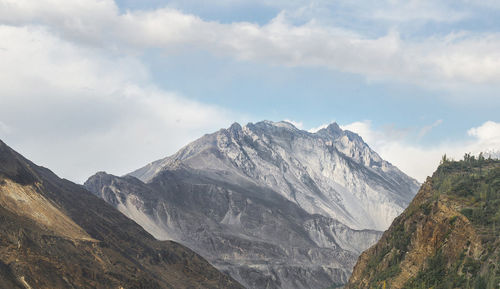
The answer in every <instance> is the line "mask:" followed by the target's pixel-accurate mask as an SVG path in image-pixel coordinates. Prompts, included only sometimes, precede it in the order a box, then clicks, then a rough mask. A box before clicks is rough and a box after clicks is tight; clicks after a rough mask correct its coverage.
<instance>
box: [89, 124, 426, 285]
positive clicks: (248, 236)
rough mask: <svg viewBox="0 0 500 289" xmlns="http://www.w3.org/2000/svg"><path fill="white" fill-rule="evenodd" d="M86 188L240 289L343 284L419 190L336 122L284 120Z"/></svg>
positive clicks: (101, 176) (222, 134) (225, 133)
mask: <svg viewBox="0 0 500 289" xmlns="http://www.w3.org/2000/svg"><path fill="white" fill-rule="evenodd" d="M137 178H140V180H139V179H137ZM141 180H142V181H141ZM85 186H86V187H87V188H88V189H89V190H90V191H92V192H94V193H95V194H96V195H97V196H100V197H102V198H103V199H104V200H106V201H107V202H108V203H110V204H112V205H113V206H115V207H116V208H118V209H119V210H120V211H121V212H123V213H124V214H125V215H127V216H129V217H130V218H132V219H134V220H136V221H137V222H138V223H139V224H140V225H141V226H143V227H144V228H145V229H146V230H148V231H149V232H150V233H152V234H153V235H154V236H155V237H157V238H159V239H170V240H175V241H178V242H180V243H182V244H185V245H186V246H188V247H190V248H191V249H193V250H195V251H196V252H198V253H200V254H201V255H202V256H204V257H205V258H207V259H208V260H209V261H210V262H211V263H212V264H213V265H215V266H216V267H217V268H219V269H220V270H223V271H225V272H228V273H229V274H230V275H231V276H232V277H233V278H235V279H236V280H238V281H239V282H240V283H242V284H243V285H245V286H246V287H248V288H325V287H328V286H330V285H331V284H334V283H336V284H343V283H346V282H347V278H348V276H349V274H350V272H351V268H352V266H353V265H354V262H355V260H356V258H357V256H358V255H359V254H360V253H361V252H362V251H363V250H365V249H366V248H368V247H369V246H370V245H372V244H373V243H374V242H375V241H376V240H377V239H378V238H379V237H380V235H381V232H380V231H378V230H381V229H384V228H386V226H388V224H389V223H390V221H391V220H392V218H393V217H394V216H396V215H397V214H398V213H399V212H401V211H402V210H403V208H404V207H405V206H406V205H407V204H408V203H409V201H410V200H411V198H412V197H413V195H414V192H415V191H416V189H417V184H416V182H415V181H414V180H413V179H411V178H409V177H407V176H406V175H404V174H403V173H401V172H400V171H399V170H398V169H397V168H395V167H394V166H392V165H390V164H389V163H387V162H385V161H383V160H382V159H381V158H380V157H379V156H378V155H377V154H376V153H375V152H373V151H372V150H371V149H370V148H369V147H368V146H367V145H366V144H365V143H364V142H363V141H362V139H361V138H360V137H359V136H357V135H355V134H353V133H351V132H348V131H342V130H341V129H340V128H339V127H338V126H337V125H336V124H332V125H330V126H329V127H328V128H327V129H324V130H321V131H319V132H318V133H314V134H313V133H309V132H306V131H301V130H298V129H297V128H295V127H294V126H293V125H291V124H289V123H285V122H279V123H272V122H260V123H256V124H248V125H246V126H244V127H241V126H240V125H239V124H233V125H232V126H231V127H230V128H229V129H222V130H220V131H218V132H216V133H213V134H210V135H205V136H203V137H202V138H200V139H198V140H196V141H194V142H193V143H191V144H189V145H187V146H186V147H184V148H183V149H181V150H180V151H179V152H178V153H176V154H175V155H173V156H171V157H167V158H165V159H162V160H159V161H156V162H154V163H152V164H149V165H147V166H146V167H144V168H141V169H139V170H137V171H135V172H133V173H131V174H130V175H128V176H124V177H116V176H112V175H108V174H105V173H98V174H96V175H94V176H92V177H91V178H89V180H88V181H87V182H86V183H85Z"/></svg>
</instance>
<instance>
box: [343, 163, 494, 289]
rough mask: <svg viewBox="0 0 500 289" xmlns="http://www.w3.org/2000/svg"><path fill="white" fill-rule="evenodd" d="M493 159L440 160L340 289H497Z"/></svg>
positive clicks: (360, 259) (362, 257)
mask: <svg viewBox="0 0 500 289" xmlns="http://www.w3.org/2000/svg"><path fill="white" fill-rule="evenodd" d="M499 284H500V161H498V160H484V159H481V160H476V159H474V158H470V157H468V158H466V159H465V160H464V161H460V162H450V161H445V162H444V163H443V164H442V165H441V166H440V167H439V168H438V169H437V171H436V172H435V173H434V175H433V176H432V178H428V179H427V181H426V182H425V183H424V184H423V185H422V187H421V189H420V191H419V193H418V194H417V196H416V197H415V199H414V200H413V201H412V203H411V204H410V206H409V207H408V208H407V209H406V210H405V211H404V212H403V213H402V214H401V216H399V217H397V218H396V219H395V220H394V222H393V223H392V225H391V226H390V228H389V230H388V231H386V232H385V233H384V235H383V236H382V238H381V239H380V241H379V242H378V243H377V244H376V245H375V246H373V247H371V248H370V249H369V250H367V251H366V252H364V253H363V254H362V255H361V257H360V258H359V260H358V262H357V264H356V267H355V268H354V272H353V274H352V276H351V278H350V280H349V284H348V285H347V286H346V288H353V289H354V288H356V289H359V288H396V289H398V288H435V289H438V288H443V289H444V288H484V289H490V288H491V289H493V288H498V286H499Z"/></svg>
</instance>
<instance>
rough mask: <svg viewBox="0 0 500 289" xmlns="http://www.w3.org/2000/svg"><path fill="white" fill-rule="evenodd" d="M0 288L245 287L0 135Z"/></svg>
mask: <svg viewBox="0 0 500 289" xmlns="http://www.w3.org/2000/svg"><path fill="white" fill-rule="evenodd" d="M0 288H9V289H10V288H12V289H17V288H19V289H21V288H22V289H30V288H51V289H52V288H243V287H241V285H239V284H238V283H237V282H236V281H234V280H233V279H231V278H230V277H228V276H227V275H224V274H222V273H220V272H219V271H217V270H216V269H215V268H214V267H212V266H211V265H210V264H209V263H208V262H207V261H206V260H204V259H203V258H201V257H200V256H199V255H197V254H196V253H194V252H193V251H191V250H189V249H187V248H185V247H184V246H182V245H180V244H177V243H174V242H171V241H158V240H156V239H154V238H153V237H152V236H151V235H150V234H149V233H147V232H146V231H144V229H142V228H141V227H140V226H139V225H137V224H136V223H135V222H133V221H132V220H130V219H128V218H127V217H125V216H124V215H123V214H122V213H120V212H119V211H118V210H116V209H115V208H114V207H112V206H110V205H108V204H107V203H106V202H104V201H103V200H102V199H99V198H97V197H96V196H94V195H93V194H91V193H90V192H88V191H87V190H86V189H85V188H84V187H83V186H81V185H76V184H74V183H72V182H70V181H67V180H63V179H60V178H58V177H57V176H56V175H55V174H53V173H52V172H51V171H50V170H48V169H46V168H43V167H39V166H37V165H35V164H33V163H32V162H30V161H29V160H27V159H25V158H24V157H22V156H21V155H19V154H18V153H16V152H15V151H13V150H12V149H11V148H9V147H8V146H7V145H5V144H4V143H3V142H1V141H0Z"/></svg>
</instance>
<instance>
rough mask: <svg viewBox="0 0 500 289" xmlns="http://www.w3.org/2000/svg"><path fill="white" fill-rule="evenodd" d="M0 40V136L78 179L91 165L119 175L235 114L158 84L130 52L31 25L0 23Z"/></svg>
mask: <svg viewBox="0 0 500 289" xmlns="http://www.w3.org/2000/svg"><path fill="white" fill-rule="evenodd" d="M0 39H8V40H9V41H6V42H4V43H2V46H3V48H4V49H3V50H0V67H2V69H1V70H0V95H1V99H0V103H1V105H0V116H1V117H2V123H1V125H0V138H2V139H3V140H4V141H5V142H7V143H8V144H9V145H11V146H13V147H14V148H15V149H18V150H19V151H20V152H21V153H26V156H27V157H28V158H30V159H32V160H33V161H35V162H37V163H39V164H42V165H44V166H48V167H50V168H52V169H54V170H55V171H56V173H58V174H60V175H62V176H63V177H66V178H69V179H72V180H75V181H78V182H82V181H84V180H85V178H86V177H88V176H89V175H90V174H92V173H94V172H96V171H98V170H107V171H109V172H111V173H116V174H123V173H126V172H128V171H131V170H133V169H136V168H137V167H140V166H141V165H144V164H145V163H146V162H147V161H152V160H155V159H158V158H160V157H164V156H166V155H168V154H170V153H173V152H175V151H176V150H177V149H179V148H180V147H181V146H183V145H185V144H186V143H188V141H191V140H193V139H195V138H197V137H199V136H200V135H202V134H203V133H206V132H207V131H213V130H216V129H218V128H220V127H226V126H228V125H230V123H231V122H232V121H234V120H241V118H242V117H239V116H236V115H234V114H232V113H230V112H228V111H225V110H224V109H222V108H219V107H216V106H211V105H206V104H203V103H199V102H196V101H192V100H188V99H186V98H184V97H182V96H179V95H177V94H174V93H171V92H166V91H163V90H161V89H158V88H157V87H155V86H154V85H152V84H151V82H150V80H149V76H148V73H147V70H146V68H145V67H143V65H142V64H141V63H140V62H139V61H138V60H137V59H135V58H134V57H131V56H126V55H125V56H119V55H118V56H117V55H116V54H107V53H106V52H103V51H100V50H95V49H93V48H88V47H87V48H85V47H81V46H77V45H74V44H72V43H70V42H68V41H65V40H63V39H60V38H58V37H56V36H54V35H52V34H51V33H50V32H48V31H47V30H46V29H44V28H40V27H33V26H29V27H12V26H0ZM5 123H8V124H9V126H8V127H7V126H6V125H5ZM10 130H12V131H15V134H14V133H11V134H9V131H10Z"/></svg>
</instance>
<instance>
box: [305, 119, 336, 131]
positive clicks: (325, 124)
mask: <svg viewBox="0 0 500 289" xmlns="http://www.w3.org/2000/svg"><path fill="white" fill-rule="evenodd" d="M332 122H333V121H332ZM332 122H330V123H332ZM330 123H324V124H322V125H319V126H317V127H313V128H310V129H309V130H308V132H310V133H315V132H318V131H319V130H321V129H324V128H327V127H328V125H329V124H330Z"/></svg>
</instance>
